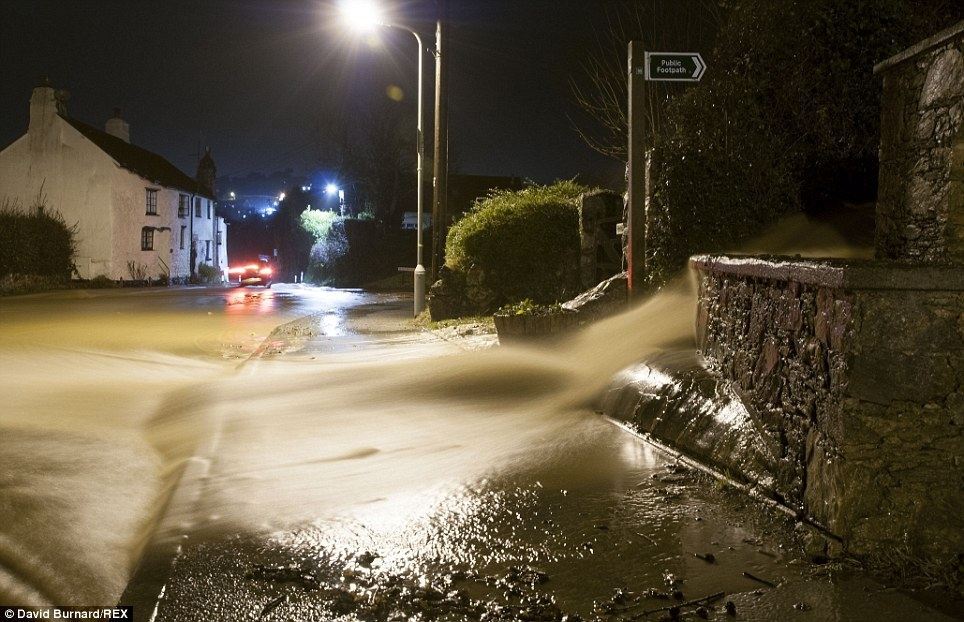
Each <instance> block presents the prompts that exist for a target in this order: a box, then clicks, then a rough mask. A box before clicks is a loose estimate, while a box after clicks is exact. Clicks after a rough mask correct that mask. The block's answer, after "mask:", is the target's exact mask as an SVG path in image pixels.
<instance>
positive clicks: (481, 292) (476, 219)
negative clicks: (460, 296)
mask: <svg viewBox="0 0 964 622" xmlns="http://www.w3.org/2000/svg"><path fill="white" fill-rule="evenodd" d="M588 190H589V189H588V188H586V187H584V186H582V185H580V184H577V183H575V182H574V181H561V182H556V183H554V184H552V185H549V186H538V185H532V186H530V187H528V188H525V189H524V190H518V191H505V190H499V191H493V192H492V193H491V194H489V196H487V197H485V198H484V199H481V200H479V201H477V202H476V204H475V206H474V207H473V208H472V209H471V210H470V211H469V212H468V213H467V214H466V215H465V217H463V218H462V219H461V220H459V221H458V222H456V223H455V224H454V225H453V226H452V227H451V229H450V230H449V233H448V237H447V239H446V243H445V258H446V265H447V266H448V267H449V268H450V269H451V270H452V272H454V273H457V274H459V275H460V276H462V277H464V278H465V281H466V283H467V284H468V287H469V289H470V290H474V291H470V292H469V297H470V298H471V299H472V301H473V303H474V304H475V306H476V308H478V311H479V312H486V311H492V310H494V309H496V308H498V307H499V306H502V305H503V304H506V303H512V302H518V301H520V300H525V299H531V300H533V301H534V302H536V303H553V302H556V301H558V300H562V299H565V298H567V297H569V296H571V295H573V294H575V293H576V292H577V291H578V287H579V283H578V277H579V271H578V261H579V222H578V219H579V216H578V210H577V200H578V197H579V195H580V194H582V193H584V192H588Z"/></svg>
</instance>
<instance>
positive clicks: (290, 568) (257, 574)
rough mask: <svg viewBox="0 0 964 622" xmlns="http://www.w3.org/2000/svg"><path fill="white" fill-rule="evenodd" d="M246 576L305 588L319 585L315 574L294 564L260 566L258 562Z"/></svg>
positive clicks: (311, 588) (313, 588) (309, 588)
mask: <svg viewBox="0 0 964 622" xmlns="http://www.w3.org/2000/svg"><path fill="white" fill-rule="evenodd" d="M247 577H248V578H249V579H256V580H261V581H274V582H276V583H292V584H294V585H298V586H300V587H302V588H303V589H306V590H316V589H318V588H319V587H320V583H319V581H318V579H317V578H316V577H315V575H313V574H311V573H310V572H304V571H302V570H301V569H300V568H299V567H298V566H297V565H296V564H288V565H287V566H262V565H261V564H258V565H256V566H255V567H254V568H253V569H252V570H251V571H250V572H248V574H247Z"/></svg>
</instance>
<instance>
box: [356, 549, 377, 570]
mask: <svg viewBox="0 0 964 622" xmlns="http://www.w3.org/2000/svg"><path fill="white" fill-rule="evenodd" d="M376 559H378V555H376V554H374V553H372V552H371V551H365V552H364V553H359V555H358V556H357V557H356V558H355V561H356V562H358V565H359V566H364V567H365V568H370V567H371V565H372V562H373V561H375V560H376Z"/></svg>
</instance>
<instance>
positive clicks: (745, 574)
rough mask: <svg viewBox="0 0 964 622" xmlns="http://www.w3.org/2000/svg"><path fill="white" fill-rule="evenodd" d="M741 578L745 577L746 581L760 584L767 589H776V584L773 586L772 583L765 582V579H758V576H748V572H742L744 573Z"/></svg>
mask: <svg viewBox="0 0 964 622" xmlns="http://www.w3.org/2000/svg"><path fill="white" fill-rule="evenodd" d="M743 576H744V577H746V578H747V579H749V580H751V581H756V582H757V583H762V584H763V585H765V586H767V587H776V584H774V583H773V582H772V581H767V580H766V579H761V578H760V577H758V576H756V575H752V574H750V573H749V572H744V573H743Z"/></svg>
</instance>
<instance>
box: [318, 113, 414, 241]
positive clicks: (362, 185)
mask: <svg viewBox="0 0 964 622" xmlns="http://www.w3.org/2000/svg"><path fill="white" fill-rule="evenodd" d="M403 112H404V111H403V110H400V109H399V107H398V105H397V104H395V102H391V101H385V102H382V103H379V104H376V105H374V106H373V107H371V108H370V109H369V110H367V111H366V112H358V111H353V112H352V113H351V117H350V118H349V117H347V116H346V117H345V118H340V119H329V120H328V121H327V122H325V123H324V125H323V129H322V130H321V131H320V132H319V134H320V138H319V147H320V153H319V159H320V161H321V162H322V164H323V166H325V167H326V168H331V169H334V170H337V171H338V172H339V174H340V176H341V178H342V180H343V181H344V182H345V183H346V184H347V185H348V186H349V187H350V189H351V199H350V201H351V203H352V204H354V205H356V206H359V207H360V208H362V209H364V210H369V211H371V213H372V214H374V215H375V217H376V218H377V219H378V220H380V221H383V222H386V223H392V222H394V221H395V220H398V219H400V217H401V212H402V211H403V209H404V207H405V206H406V203H407V202H408V201H409V200H411V199H412V197H414V194H415V184H414V180H415V175H414V170H415V165H414V162H413V159H412V155H411V152H412V151H414V146H413V145H412V142H411V140H409V139H408V134H414V131H409V130H410V128H409V127H408V126H407V125H406V124H405V122H404V120H403V116H402V113H403ZM409 173H412V174H409Z"/></svg>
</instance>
